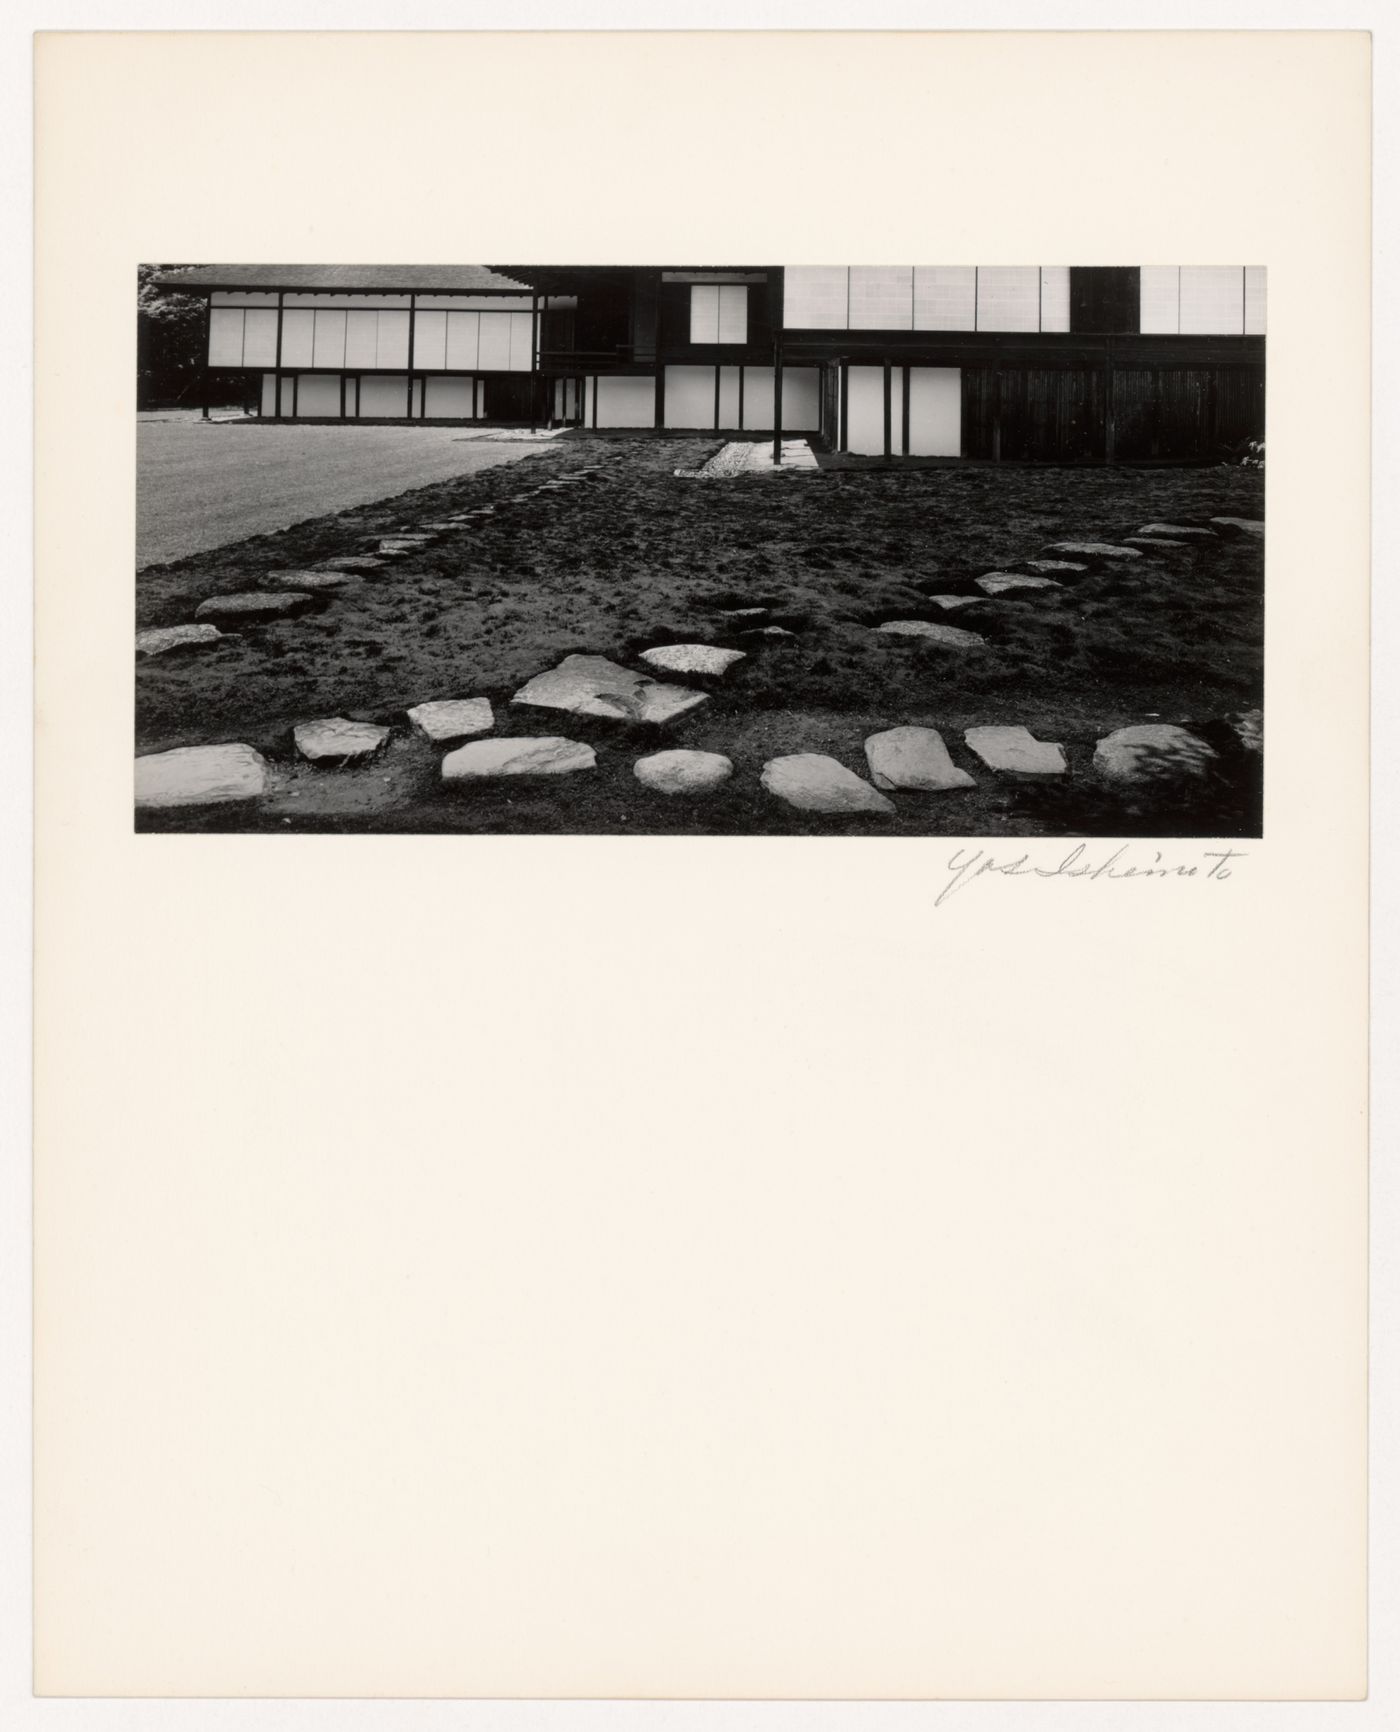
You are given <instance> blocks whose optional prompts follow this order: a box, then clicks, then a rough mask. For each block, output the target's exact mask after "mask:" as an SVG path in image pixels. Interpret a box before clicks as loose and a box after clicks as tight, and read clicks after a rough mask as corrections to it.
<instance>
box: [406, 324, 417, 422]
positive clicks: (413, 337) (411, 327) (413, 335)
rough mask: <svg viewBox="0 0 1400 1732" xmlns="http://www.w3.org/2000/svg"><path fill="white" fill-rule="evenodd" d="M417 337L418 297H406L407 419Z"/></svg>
mask: <svg viewBox="0 0 1400 1732" xmlns="http://www.w3.org/2000/svg"><path fill="white" fill-rule="evenodd" d="M417 337H418V297H417V295H410V296H409V297H408V402H407V403H406V404H405V406H404V414H405V416H406V417H407V419H408V420H410V421H411V420H412V419H413V350H414V345H415V343H416V341H417Z"/></svg>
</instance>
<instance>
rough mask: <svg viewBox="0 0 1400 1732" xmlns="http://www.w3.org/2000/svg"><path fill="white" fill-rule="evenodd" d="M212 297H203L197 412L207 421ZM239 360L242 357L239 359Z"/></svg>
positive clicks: (212, 313)
mask: <svg viewBox="0 0 1400 1732" xmlns="http://www.w3.org/2000/svg"><path fill="white" fill-rule="evenodd" d="M213 309H214V297H213V295H206V296H205V297H204V365H203V366H202V367H201V368H200V369H199V412H200V415H201V416H202V418H203V419H204V420H206V421H207V420H208V419H209V332H210V328H211V326H212V325H213V322H214V310H213ZM245 322H246V321H245ZM239 358H240V360H241V359H242V357H241V356H240V357H239Z"/></svg>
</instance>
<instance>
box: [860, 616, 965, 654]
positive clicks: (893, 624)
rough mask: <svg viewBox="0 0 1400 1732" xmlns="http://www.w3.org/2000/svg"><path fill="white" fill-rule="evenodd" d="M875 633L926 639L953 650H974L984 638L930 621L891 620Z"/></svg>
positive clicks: (956, 627) (955, 627)
mask: <svg viewBox="0 0 1400 1732" xmlns="http://www.w3.org/2000/svg"><path fill="white" fill-rule="evenodd" d="M875 629H876V631H878V632H884V633H886V634H887V635H888V636H890V637H917V638H926V639H928V640H929V641H930V642H932V643H941V644H947V645H949V646H950V647H951V648H953V649H975V648H976V647H977V645H978V644H984V643H986V641H987V640H986V638H984V637H982V636H980V635H979V634H978V633H977V632H975V631H963V630H961V629H960V628H959V627H958V626H955V625H938V624H936V623H935V622H934V621H933V620H931V619H891V620H887V621H886V622H885V624H884V625H877V626H876V627H875Z"/></svg>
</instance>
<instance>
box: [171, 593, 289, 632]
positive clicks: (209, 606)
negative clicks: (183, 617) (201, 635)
mask: <svg viewBox="0 0 1400 1732" xmlns="http://www.w3.org/2000/svg"><path fill="white" fill-rule="evenodd" d="M310 600H311V597H310V595H309V594H308V593H307V592H306V591H305V590H304V589H266V590H263V589H259V590H249V591H248V592H247V594H246V595H211V596H210V597H209V599H208V601H202V602H200V604H199V606H198V607H197V608H196V609H195V610H194V617H195V618H196V619H208V620H221V619H222V620H227V621H229V623H230V624H232V625H249V624H252V623H253V622H255V621H257V620H261V619H285V618H286V617H287V615H288V614H291V613H295V612H296V611H297V609H298V608H300V607H304V606H305V605H306V603H307V602H308V601H310Z"/></svg>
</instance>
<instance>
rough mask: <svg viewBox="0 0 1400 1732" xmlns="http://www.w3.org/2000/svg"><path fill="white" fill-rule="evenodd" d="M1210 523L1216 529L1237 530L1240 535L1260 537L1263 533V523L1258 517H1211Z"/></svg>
mask: <svg viewBox="0 0 1400 1732" xmlns="http://www.w3.org/2000/svg"><path fill="white" fill-rule="evenodd" d="M1211 522H1212V523H1213V524H1215V526H1216V527H1217V528H1218V529H1238V530H1239V532H1240V533H1241V535H1256V536H1260V535H1263V533H1264V522H1263V519H1262V518H1259V517H1212V518H1211Z"/></svg>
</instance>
